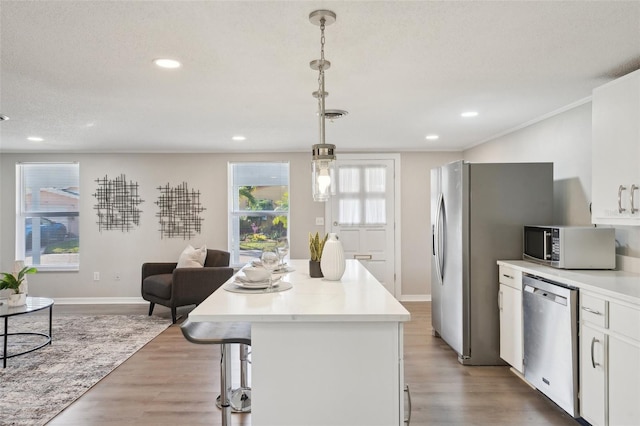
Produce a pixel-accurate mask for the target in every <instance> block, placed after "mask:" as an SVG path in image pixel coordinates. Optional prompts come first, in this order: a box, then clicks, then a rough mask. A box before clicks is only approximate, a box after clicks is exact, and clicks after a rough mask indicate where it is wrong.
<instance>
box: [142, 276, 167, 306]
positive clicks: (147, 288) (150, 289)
mask: <svg viewBox="0 0 640 426" xmlns="http://www.w3.org/2000/svg"><path fill="white" fill-rule="evenodd" d="M172 277H173V274H158V275H151V276H149V277H147V278H145V279H144V281H143V282H142V287H143V289H144V293H145V294H149V295H152V296H155V297H159V298H161V299H166V300H169V299H170V298H171V278H172Z"/></svg>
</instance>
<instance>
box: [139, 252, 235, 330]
mask: <svg viewBox="0 0 640 426" xmlns="http://www.w3.org/2000/svg"><path fill="white" fill-rule="evenodd" d="M229 258H230V254H229V253H228V252H226V251H221V250H207V257H206V259H205V261H204V268H176V266H177V265H178V263H177V262H155V263H154V262H150V263H144V264H143V265H142V288H141V291H142V298H143V299H144V300H147V301H149V302H150V303H151V304H150V306H149V315H150V316H151V314H153V308H154V306H155V304H156V303H157V304H159V305H162V306H166V307H168V308H171V320H172V321H173V323H174V324H175V323H176V308H177V307H178V306H187V305H199V304H200V303H202V302H203V301H204V299H206V298H207V297H209V295H210V294H211V293H213V292H214V291H216V290H217V289H218V287H220V286H221V285H222V284H224V282H225V281H227V280H228V279H229V278H231V276H232V275H233V268H230V267H229Z"/></svg>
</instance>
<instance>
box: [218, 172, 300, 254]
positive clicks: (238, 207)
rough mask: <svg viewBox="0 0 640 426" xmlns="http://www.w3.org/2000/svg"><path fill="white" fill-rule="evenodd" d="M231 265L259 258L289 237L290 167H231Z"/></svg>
mask: <svg viewBox="0 0 640 426" xmlns="http://www.w3.org/2000/svg"><path fill="white" fill-rule="evenodd" d="M229 206H230V209H229V251H230V252H231V264H232V265H241V264H244V263H247V262H249V261H251V259H253V258H259V257H260V254H261V253H262V250H263V249H264V248H265V247H267V246H276V245H277V243H278V241H279V240H280V239H282V238H287V237H288V233H289V226H288V225H289V163H286V162H280V163H278V162H276V163H229Z"/></svg>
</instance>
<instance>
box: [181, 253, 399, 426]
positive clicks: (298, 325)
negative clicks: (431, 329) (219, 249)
mask: <svg viewBox="0 0 640 426" xmlns="http://www.w3.org/2000/svg"><path fill="white" fill-rule="evenodd" d="M289 264H290V266H291V267H293V268H294V269H295V271H294V272H291V273H288V274H286V275H284V276H283V277H282V280H283V281H284V282H289V283H291V285H292V288H291V289H290V290H286V291H281V292H273V293H263V292H260V293H257V292H256V293H255V294H246V293H236V292H230V291H227V290H225V289H224V288H222V287H221V288H220V289H218V290H217V291H216V292H215V293H213V294H212V295H211V296H209V297H208V298H207V299H206V300H205V301H204V302H203V303H201V304H200V305H199V306H198V307H196V308H195V309H194V310H193V311H192V312H191V313H190V314H189V319H190V320H191V321H194V322H198V321H208V322H229V321H233V322H236V321H244V322H250V323H251V334H252V336H251V340H252V345H251V362H252V364H251V387H252V413H251V419H252V422H251V423H252V425H253V426H300V425H306V426H341V425H344V426H357V425H362V426H374V425H381V426H389V425H401V424H403V422H404V398H403V388H404V384H403V383H404V378H403V322H406V321H409V319H410V314H409V312H408V311H407V310H406V309H405V308H404V307H403V306H402V305H401V304H400V303H399V302H398V301H397V300H396V299H395V298H394V297H393V296H392V295H391V294H390V293H389V292H388V291H387V290H386V289H385V288H384V287H383V286H382V284H380V283H379V282H378V281H377V280H376V279H375V278H374V277H373V275H371V274H370V273H369V272H368V271H367V270H366V269H365V268H364V266H362V265H361V264H360V262H358V261H356V260H347V267H346V270H345V273H344V275H343V277H342V279H341V280H340V281H328V280H325V279H318V278H310V277H309V274H308V261H306V260H293V261H291V262H289ZM233 280H234V278H233V277H232V278H231V279H230V280H229V282H233ZM225 285H226V284H225Z"/></svg>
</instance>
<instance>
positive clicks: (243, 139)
mask: <svg viewBox="0 0 640 426" xmlns="http://www.w3.org/2000/svg"><path fill="white" fill-rule="evenodd" d="M231 139H232V140H234V141H245V140H247V138H246V137H245V136H242V135H236V136H233V137H232V138H231Z"/></svg>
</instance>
